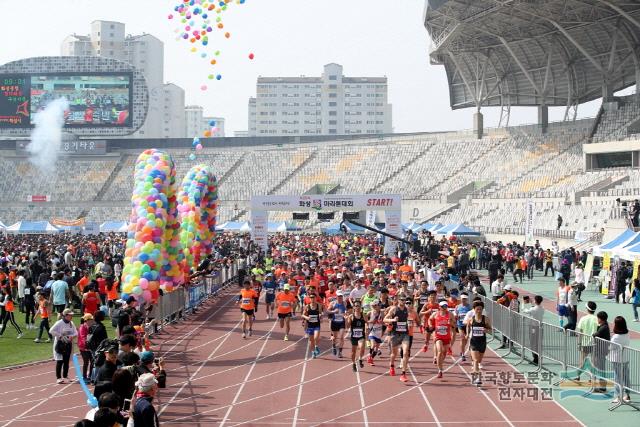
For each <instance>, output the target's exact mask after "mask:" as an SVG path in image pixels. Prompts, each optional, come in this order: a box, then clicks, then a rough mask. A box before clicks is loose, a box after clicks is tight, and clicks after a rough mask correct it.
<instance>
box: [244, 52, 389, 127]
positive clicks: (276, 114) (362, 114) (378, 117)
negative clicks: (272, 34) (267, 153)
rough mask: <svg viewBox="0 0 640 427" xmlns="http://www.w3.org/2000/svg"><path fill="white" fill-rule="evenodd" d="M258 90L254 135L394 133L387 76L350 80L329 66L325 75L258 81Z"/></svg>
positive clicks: (252, 103)
mask: <svg viewBox="0 0 640 427" xmlns="http://www.w3.org/2000/svg"><path fill="white" fill-rule="evenodd" d="M256 89H257V90H256V98H250V99H249V135H250V136H291V135H298V136H304V135H353V134H357V135H364V134H386V133H392V132H393V125H392V111H391V105H390V104H389V103H388V95H387V92H388V87H387V78H386V77H346V76H344V75H343V73H342V66H341V65H339V64H328V65H325V67H324V72H323V73H322V76H321V77H304V76H302V77H259V78H258V83H257V88H256Z"/></svg>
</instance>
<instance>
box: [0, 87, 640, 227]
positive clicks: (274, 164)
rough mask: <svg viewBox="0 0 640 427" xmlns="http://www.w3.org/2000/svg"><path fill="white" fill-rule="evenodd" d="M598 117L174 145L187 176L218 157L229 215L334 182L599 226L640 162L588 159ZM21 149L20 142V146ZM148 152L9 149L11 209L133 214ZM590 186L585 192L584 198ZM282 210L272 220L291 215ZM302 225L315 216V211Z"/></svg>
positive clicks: (442, 204) (20, 215) (620, 132)
mask: <svg viewBox="0 0 640 427" xmlns="http://www.w3.org/2000/svg"><path fill="white" fill-rule="evenodd" d="M634 99H635V98H631V97H627V98H621V100H620V102H619V108H618V109H617V110H615V109H613V108H612V109H609V110H607V111H604V112H603V114H602V115H601V117H600V120H599V122H598V125H597V128H596V129H595V132H594V134H593V139H592V140H593V141H594V142H597V141H601V140H611V139H613V140H616V139H621V138H625V137H628V136H629V135H628V130H627V128H628V126H629V124H630V123H633V122H635V121H637V120H638V119H640V104H638V103H637V102H635V100H634ZM593 125H594V121H593V120H592V119H590V120H589V119H587V120H579V121H575V122H565V123H553V124H551V125H550V127H549V129H548V132H547V133H546V134H541V133H540V129H539V128H538V126H531V125H529V126H516V127H510V128H502V129H490V130H488V132H487V136H485V137H484V138H483V139H481V140H477V139H476V138H475V137H474V136H473V135H472V133H470V132H442V133H425V134H414V135H399V136H393V137H384V138H375V139H363V140H352V141H339V140H336V141H327V142H317V143H302V144H287V145H283V146H275V145H259V146H254V147H251V146H240V147H237V148H216V147H213V146H212V147H207V148H205V149H204V150H202V151H201V152H199V153H198V158H197V160H196V161H191V160H189V156H190V155H191V154H192V151H191V150H189V149H186V148H185V149H168V150H167V151H168V152H169V153H170V154H171V155H172V157H173V158H174V160H175V163H176V168H177V174H176V177H177V181H178V182H180V181H181V179H182V177H183V176H184V175H185V174H186V172H187V170H188V169H189V168H190V167H191V166H192V165H194V164H199V163H203V164H206V165H208V166H210V167H211V169H212V170H213V171H214V173H215V174H216V175H217V177H218V179H219V181H220V182H221V185H220V188H219V197H220V200H221V201H223V203H222V204H221V205H220V207H219V212H218V223H223V222H225V221H229V220H237V221H246V220H248V219H249V213H248V212H247V210H246V209H245V207H246V204H247V202H248V200H250V198H251V197H252V196H254V195H264V194H281V195H284V194H302V193H305V192H308V191H310V190H311V189H312V188H313V187H314V186H315V185H318V184H329V185H331V186H332V187H333V191H336V192H338V193H342V194H349V193H355V194H359V193H367V192H368V193H399V194H402V196H403V198H404V199H422V200H429V201H431V202H429V205H433V209H431V210H429V209H428V208H425V209H424V212H423V214H424V215H425V218H423V219H424V220H427V219H428V220H429V221H430V222H441V223H454V222H455V223H458V222H463V223H466V224H468V225H471V226H476V227H479V228H481V229H483V230H496V229H501V230H504V229H517V228H519V227H523V226H524V220H525V209H524V206H525V203H526V201H527V200H532V201H533V202H534V205H535V212H536V218H535V227H536V228H540V229H545V230H555V229H556V228H557V216H558V215H561V216H562V217H563V219H564V223H563V226H562V229H563V230H565V231H567V232H572V231H598V230H600V228H602V225H603V224H605V223H606V221H608V220H609V219H610V218H611V217H612V211H613V209H614V208H615V207H616V202H615V199H616V198H617V197H626V198H627V199H629V198H630V197H633V196H636V197H640V171H638V170H635V169H632V168H610V169H604V170H598V171H589V172H585V171H584V165H583V163H584V160H583V154H582V146H583V144H585V143H587V142H588V141H589V140H590V133H591V132H592V128H593ZM12 153H13V152H12ZM138 154H139V152H137V151H134V150H121V151H120V152H118V153H111V154H110V155H109V156H106V157H86V158H78V159H73V158H65V159H59V160H58V161H57V162H56V164H55V165H54V168H53V170H54V171H53V172H52V173H50V174H44V173H42V172H40V171H39V170H37V169H36V168H35V167H33V166H32V165H31V164H30V163H29V161H28V159H26V158H25V157H19V156H15V155H13V154H12V155H11V156H7V155H5V156H0V167H2V168H3V171H5V172H4V175H3V176H4V179H3V180H2V181H1V182H0V199H1V200H2V201H3V204H2V206H1V207H0V220H2V221H3V222H4V223H6V224H11V223H13V222H16V221H19V220H42V219H51V218H53V217H59V218H65V219H75V218H77V217H79V216H84V217H86V218H87V220H89V221H96V222H104V221H107V220H123V219H128V218H129V214H130V197H131V192H132V189H133V171H134V165H135V161H136V158H137V156H138ZM29 195H50V196H51V203H46V204H45V203H43V204H37V203H27V198H28V196H29ZM584 197H586V198H585V199H584V200H581V198H584ZM290 218H291V217H290V214H289V213H286V212H284V213H282V212H272V213H270V215H269V221H274V222H282V221H289V220H290ZM298 225H299V226H303V227H306V226H315V225H317V220H316V218H315V216H312V218H311V219H310V220H309V221H302V222H298Z"/></svg>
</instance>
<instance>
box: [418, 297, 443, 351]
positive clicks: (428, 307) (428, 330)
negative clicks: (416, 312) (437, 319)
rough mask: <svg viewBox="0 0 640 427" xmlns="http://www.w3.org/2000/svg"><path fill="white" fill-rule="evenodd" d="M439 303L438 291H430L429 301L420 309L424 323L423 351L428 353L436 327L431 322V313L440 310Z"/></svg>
mask: <svg viewBox="0 0 640 427" xmlns="http://www.w3.org/2000/svg"><path fill="white" fill-rule="evenodd" d="M439 307H440V306H439V305H438V303H437V302H436V291H429V294H428V296H427V303H426V304H425V305H424V306H423V307H422V310H420V318H421V319H422V324H423V325H424V326H423V328H422V331H423V333H424V346H423V347H422V352H423V353H426V352H427V350H429V342H431V334H432V333H433V331H434V329H433V326H431V324H430V323H429V318H430V317H431V315H432V314H433V313H435V312H437V311H438V309H439Z"/></svg>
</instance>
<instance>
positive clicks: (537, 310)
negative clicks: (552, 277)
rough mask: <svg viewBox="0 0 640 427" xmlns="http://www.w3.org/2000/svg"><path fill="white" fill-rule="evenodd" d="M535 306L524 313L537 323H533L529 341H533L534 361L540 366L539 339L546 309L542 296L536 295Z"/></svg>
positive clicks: (526, 309)
mask: <svg viewBox="0 0 640 427" xmlns="http://www.w3.org/2000/svg"><path fill="white" fill-rule="evenodd" d="M533 301H534V304H533V306H530V307H527V308H525V309H524V310H523V313H524V314H525V315H527V316H529V317H531V318H532V319H534V320H536V321H537V322H532V323H531V329H530V331H529V337H530V338H529V339H530V341H531V347H532V348H531V351H532V353H533V361H532V363H533V364H534V365H537V364H538V352H539V350H538V339H539V336H540V325H541V324H542V321H543V320H544V312H545V310H544V307H542V301H543V299H542V297H541V296H540V295H536V296H535V297H534V298H533Z"/></svg>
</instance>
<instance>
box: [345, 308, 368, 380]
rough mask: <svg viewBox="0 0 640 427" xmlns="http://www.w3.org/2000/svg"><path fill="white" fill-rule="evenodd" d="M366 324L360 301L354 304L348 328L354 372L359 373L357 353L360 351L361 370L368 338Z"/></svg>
mask: <svg viewBox="0 0 640 427" xmlns="http://www.w3.org/2000/svg"><path fill="white" fill-rule="evenodd" d="M366 324H367V322H366V321H365V319H364V314H362V303H361V302H360V301H354V302H353V314H351V315H350V316H349V317H347V328H348V329H349V338H350V339H351V362H352V363H353V372H358V368H357V366H356V353H357V352H358V351H359V352H360V353H359V355H358V363H359V364H360V368H364V362H363V360H362V358H363V357H364V343H365V336H366V329H367V328H366Z"/></svg>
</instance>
